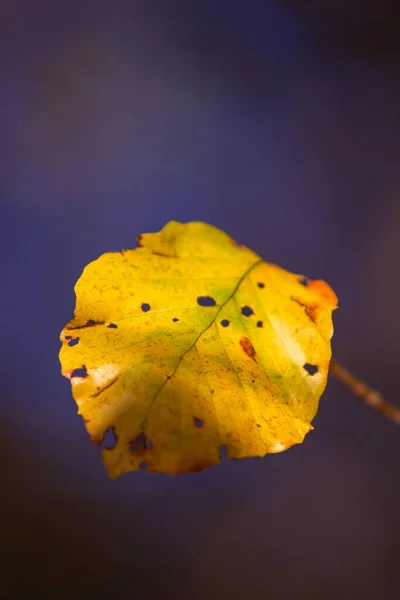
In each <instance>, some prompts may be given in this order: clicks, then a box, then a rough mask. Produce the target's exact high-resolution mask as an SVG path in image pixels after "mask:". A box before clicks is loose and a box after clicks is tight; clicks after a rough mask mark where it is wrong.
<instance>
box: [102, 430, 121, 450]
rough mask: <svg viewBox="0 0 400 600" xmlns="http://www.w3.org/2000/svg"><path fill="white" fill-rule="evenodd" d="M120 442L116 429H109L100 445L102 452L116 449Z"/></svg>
mask: <svg viewBox="0 0 400 600" xmlns="http://www.w3.org/2000/svg"><path fill="white" fill-rule="evenodd" d="M117 442H118V436H117V434H116V433H115V429H114V427H109V428H108V429H107V431H105V432H104V436H103V440H102V442H101V443H100V444H99V446H100V448H101V449H102V450H112V449H113V448H115V446H116V445H117Z"/></svg>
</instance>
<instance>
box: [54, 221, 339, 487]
mask: <svg viewBox="0 0 400 600" xmlns="http://www.w3.org/2000/svg"><path fill="white" fill-rule="evenodd" d="M138 241H139V244H140V247H139V248H136V249H135V250H124V251H122V252H114V253H107V254H103V255H102V256H101V257H100V258H99V259H97V260H96V261H94V262H92V263H90V264H89V265H88V266H87V267H86V268H85V270H84V272H83V274H82V276H81V277H80V279H79V280H78V282H77V284H76V287H75V291H76V309H75V313H74V317H73V319H72V321H70V323H68V325H67V326H66V327H65V328H64V329H63V331H62V333H61V341H62V348H61V352H60V361H61V364H62V373H63V375H65V376H66V377H68V378H69V379H70V380H71V384H72V392H73V396H74V399H75V401H76V403H77V405H78V412H79V414H81V415H82V417H83V418H84V421H85V425H86V429H87V431H88V432H89V434H90V435H91V438H92V440H93V442H94V443H96V444H99V445H100V446H102V448H103V450H102V455H103V461H104V464H105V466H106V468H107V470H108V473H109V475H110V477H112V478H115V477H117V476H119V475H121V474H122V473H125V472H126V471H130V470H135V469H140V468H147V469H148V470H149V471H154V472H162V473H170V474H178V473H183V472H193V471H199V470H201V469H205V468H207V467H210V466H211V465H213V464H215V463H218V462H220V460H221V456H222V455H224V454H226V455H227V456H228V457H231V458H245V457H249V456H263V455H265V454H266V453H271V452H280V451H282V450H285V449H286V448H289V447H290V446H292V445H293V444H299V443H301V442H302V441H303V439H304V436H305V435H306V433H308V432H309V431H310V430H311V429H312V425H311V421H312V419H313V417H314V416H315V414H316V412H317V408H318V402H319V398H320V396H321V394H322V392H323V391H324V388H325V385H326V382H327V374H328V368H329V362H330V358H331V348H330V339H331V336H332V333H333V327H332V319H331V315H332V310H333V309H334V308H335V307H336V304H337V298H336V295H335V293H334V292H333V291H332V290H331V288H330V287H329V286H328V285H327V284H326V283H324V282H323V281H311V280H308V279H307V278H305V277H303V276H300V275H294V274H292V273H289V272H287V271H285V270H283V269H281V268H279V267H278V266H276V265H273V264H270V263H267V262H265V261H264V260H262V259H261V258H260V257H259V256H258V255H257V254H255V253H254V252H252V251H251V250H249V249H248V248H246V247H244V246H239V245H237V244H236V243H235V242H234V241H233V240H232V239H231V238H230V237H229V236H228V235H227V234H225V233H223V232H222V231H220V230H218V229H217V228H215V227H212V226H211V225H207V224H205V223H197V222H195V223H187V224H182V223H178V222H175V221H172V222H170V223H168V224H167V225H166V226H165V227H164V228H163V229H162V230H161V231H160V232H158V233H153V234H146V235H142V236H139V238H138Z"/></svg>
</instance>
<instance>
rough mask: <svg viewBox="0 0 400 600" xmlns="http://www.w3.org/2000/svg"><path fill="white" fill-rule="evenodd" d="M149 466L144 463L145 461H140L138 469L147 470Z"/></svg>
mask: <svg viewBox="0 0 400 600" xmlns="http://www.w3.org/2000/svg"><path fill="white" fill-rule="evenodd" d="M148 466H149V463H148V462H146V461H145V460H142V462H141V463H139V469H147V468H148Z"/></svg>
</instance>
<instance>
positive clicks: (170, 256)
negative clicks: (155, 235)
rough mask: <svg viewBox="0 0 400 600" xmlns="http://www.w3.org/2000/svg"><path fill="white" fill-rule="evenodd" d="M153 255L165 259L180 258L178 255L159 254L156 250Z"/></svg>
mask: <svg viewBox="0 0 400 600" xmlns="http://www.w3.org/2000/svg"><path fill="white" fill-rule="evenodd" d="M152 254H155V255H156V256H163V257H164V258H179V256H178V255H177V254H166V253H165V252H157V251H156V250H152Z"/></svg>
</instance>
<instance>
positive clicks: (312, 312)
mask: <svg viewBox="0 0 400 600" xmlns="http://www.w3.org/2000/svg"><path fill="white" fill-rule="evenodd" d="M290 299H291V300H293V301H294V302H297V304H299V305H300V306H302V307H303V308H304V311H305V313H306V315H307V317H310V319H311V321H313V322H314V323H315V322H316V320H317V318H318V311H319V308H320V306H319V304H316V303H315V302H314V303H313V304H311V303H308V304H306V303H305V302H302V301H301V300H299V298H295V297H294V296H291V297H290Z"/></svg>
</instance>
